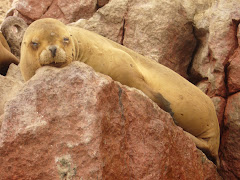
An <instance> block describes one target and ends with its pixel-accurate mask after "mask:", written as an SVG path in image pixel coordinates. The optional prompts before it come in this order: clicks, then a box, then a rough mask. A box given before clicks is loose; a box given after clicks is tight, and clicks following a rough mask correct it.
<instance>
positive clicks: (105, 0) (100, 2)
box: [97, 0, 109, 7]
mask: <svg viewBox="0 0 240 180" xmlns="http://www.w3.org/2000/svg"><path fill="white" fill-rule="evenodd" d="M108 2H109V0H98V1H97V4H98V7H103V6H105V5H106V4H107V3H108Z"/></svg>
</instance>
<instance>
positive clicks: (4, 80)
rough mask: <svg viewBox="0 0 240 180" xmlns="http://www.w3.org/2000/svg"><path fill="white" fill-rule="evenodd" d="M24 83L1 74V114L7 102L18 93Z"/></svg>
mask: <svg viewBox="0 0 240 180" xmlns="http://www.w3.org/2000/svg"><path fill="white" fill-rule="evenodd" d="M22 85H23V83H22V82H21V81H19V80H18V79H15V78H12V77H7V76H2V75H0V99H1V101H0V116H1V115H2V114H3V112H4V106H5V103H6V102H7V101H9V100H10V99H12V98H13V97H14V96H15V94H17V92H18V91H19V89H21V87H22Z"/></svg>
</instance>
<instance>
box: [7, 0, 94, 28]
mask: <svg viewBox="0 0 240 180" xmlns="http://www.w3.org/2000/svg"><path fill="white" fill-rule="evenodd" d="M96 7H97V0H88V1H85V0H68V1H65V0H42V1H33V0H18V1H16V2H14V3H13V12H12V13H13V15H14V16H18V17H21V18H23V19H24V20H25V21H26V22H27V23H28V24H30V23H31V22H33V21H34V20H37V19H40V18H47V17H52V18H56V19H59V20H61V21H63V22H64V23H70V22H73V21H76V20H78V19H80V18H89V17H91V16H92V15H93V13H94V12H95V11H96Z"/></svg>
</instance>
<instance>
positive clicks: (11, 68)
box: [6, 64, 24, 83]
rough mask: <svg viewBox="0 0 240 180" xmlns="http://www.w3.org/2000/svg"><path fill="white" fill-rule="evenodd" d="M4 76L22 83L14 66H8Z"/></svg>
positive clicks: (21, 78)
mask: <svg viewBox="0 0 240 180" xmlns="http://www.w3.org/2000/svg"><path fill="white" fill-rule="evenodd" d="M6 76H7V77H11V78H14V79H16V80H19V81H20V82H22V83H24V80H23V77H22V74H21V71H20V68H19V66H17V65H16V64H10V66H9V68H8V72H7V74H6Z"/></svg>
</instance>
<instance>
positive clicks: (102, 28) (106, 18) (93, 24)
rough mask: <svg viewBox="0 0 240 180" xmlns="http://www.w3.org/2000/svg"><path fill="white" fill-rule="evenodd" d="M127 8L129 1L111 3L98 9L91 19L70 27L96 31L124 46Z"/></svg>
mask: <svg viewBox="0 0 240 180" xmlns="http://www.w3.org/2000/svg"><path fill="white" fill-rule="evenodd" d="M127 8H128V0H122V1H110V2H109V3H108V4H106V5H105V6H104V7H102V8H100V9H98V10H97V12H96V13H95V14H94V15H93V16H92V17H91V18H90V19H88V20H86V19H80V20H78V21H77V22H74V23H71V24H70V25H72V26H78V27H81V28H85V29H88V30H90V31H94V32H96V33H98V34H100V35H102V36H104V37H107V38H108V39H111V40H113V41H115V42H117V43H119V44H122V41H123V36H124V34H123V31H124V30H123V26H124V18H125V15H126V13H127Z"/></svg>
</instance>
